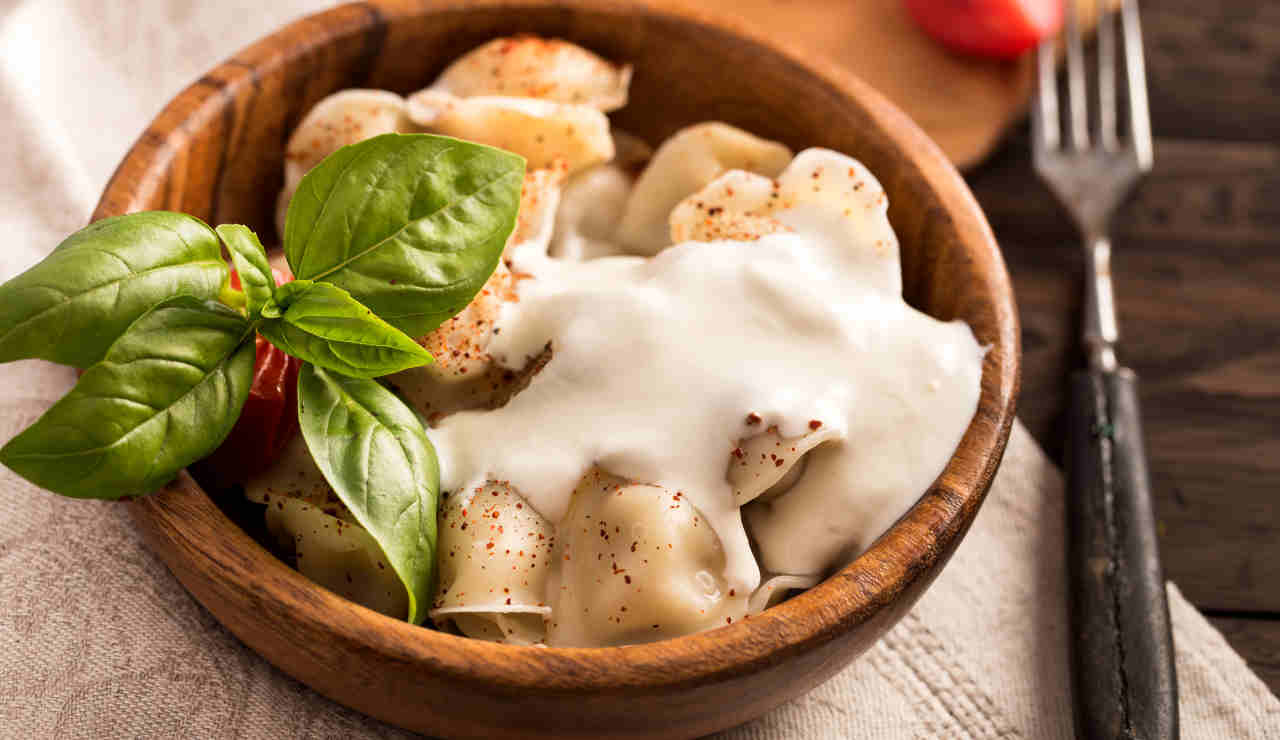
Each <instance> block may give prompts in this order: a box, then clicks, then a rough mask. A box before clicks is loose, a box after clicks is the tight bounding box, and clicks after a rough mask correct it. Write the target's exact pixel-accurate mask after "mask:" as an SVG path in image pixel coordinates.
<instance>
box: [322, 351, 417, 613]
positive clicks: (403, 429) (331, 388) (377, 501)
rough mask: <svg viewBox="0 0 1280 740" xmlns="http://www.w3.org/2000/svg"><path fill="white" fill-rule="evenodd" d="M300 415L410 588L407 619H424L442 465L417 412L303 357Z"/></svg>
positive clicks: (331, 474) (326, 467)
mask: <svg viewBox="0 0 1280 740" xmlns="http://www.w3.org/2000/svg"><path fill="white" fill-rule="evenodd" d="M298 419H299V421H300V426H301V427H302V436H303V438H304V439H305V440H306V442H307V448H308V449H310V450H311V456H312V457H313V458H314V459H315V461H316V465H317V466H318V467H319V468H320V472H322V473H323V474H324V477H325V479H326V480H327V481H329V485H331V486H333V490H334V492H335V493H337V494H338V498H340V499H342V502H343V503H344V504H346V505H347V508H348V509H350V510H351V513H352V514H354V515H355V518H356V521H358V522H359V523H360V525H361V526H362V527H364V528H365V530H366V531H368V532H369V534H370V535H372V536H373V538H374V539H375V540H377V542H378V546H379V547H381V548H382V552H383V553H384V554H385V555H386V556H387V560H388V562H390V563H391V567H392V568H393V569H394V570H395V572H396V574H397V575H398V576H399V577H400V581H401V582H402V583H404V586H405V589H406V590H407V591H408V592H409V621H410V622H413V623H415V624H417V623H420V622H421V621H422V620H423V618H424V617H425V616H426V610H427V605H428V604H430V603H431V589H432V585H433V581H434V579H435V567H436V552H435V551H436V505H437V503H438V498H439V491H440V466H439V463H438V462H437V461H436V453H435V449H434V448H433V447H432V446H431V442H430V441H429V440H428V439H427V434H426V431H425V430H424V429H423V428H422V422H421V421H420V420H419V419H418V415H417V414H415V413H414V412H413V410H412V409H410V408H409V407H408V406H405V405H404V403H403V402H402V401H401V400H400V399H398V398H396V396H395V395H394V394H392V393H391V391H389V390H387V389H386V388H384V387H382V386H381V385H379V384H378V383H377V382H376V381H373V380H362V379H358V378H349V377H345V376H342V375H338V374H336V373H330V372H328V371H326V370H324V369H322V368H318V367H316V366H314V365H310V364H306V365H303V366H302V371H301V372H300V373H299V375H298Z"/></svg>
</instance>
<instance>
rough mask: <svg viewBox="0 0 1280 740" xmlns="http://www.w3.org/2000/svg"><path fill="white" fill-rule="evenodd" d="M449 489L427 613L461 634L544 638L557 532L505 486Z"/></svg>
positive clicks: (525, 639)
mask: <svg viewBox="0 0 1280 740" xmlns="http://www.w3.org/2000/svg"><path fill="white" fill-rule="evenodd" d="M470 493H471V495H465V493H457V492H455V493H453V494H452V495H450V496H449V497H448V498H447V499H446V501H445V502H444V505H443V506H442V507H441V510H440V528H439V531H440V544H439V549H438V555H437V557H436V561H437V562H438V563H439V568H440V575H439V582H438V584H437V586H436V595H435V600H434V601H433V603H432V607H431V612H430V614H431V618H432V619H434V620H437V621H441V620H453V622H454V624H455V625H456V626H457V627H458V629H459V630H461V631H462V632H463V633H464V634H466V635H468V636H471V637H482V638H485V639H493V640H497V641H499V642H512V643H518V644H530V643H533V642H540V641H541V640H542V639H543V633H544V632H545V629H546V628H545V626H544V624H543V617H545V616H547V615H549V614H550V613H551V607H549V606H548V605H547V603H546V593H547V586H546V583H547V574H548V572H550V570H551V565H552V562H553V559H552V550H553V548H554V547H555V532H554V530H553V528H552V527H551V525H550V524H549V523H548V522H547V520H546V519H543V518H542V516H541V515H540V514H538V512H536V511H534V510H533V507H532V506H530V505H529V503H528V502H527V501H525V499H524V497H523V496H521V495H520V494H519V493H518V492H517V491H516V490H515V489H513V488H511V487H510V486H508V485H506V484H503V483H497V482H492V481H491V482H489V483H486V484H485V485H483V486H480V487H478V488H476V489H475V490H474V491H471V492H470Z"/></svg>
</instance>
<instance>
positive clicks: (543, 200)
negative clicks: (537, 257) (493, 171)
mask: <svg viewBox="0 0 1280 740" xmlns="http://www.w3.org/2000/svg"><path fill="white" fill-rule="evenodd" d="M567 175H568V165H567V164H566V163H565V161H564V160H562V159H557V160H554V161H553V162H552V163H551V166H550V167H545V168H542V169H536V170H534V169H531V170H529V171H527V172H525V175H524V184H523V185H521V187H520V213H519V215H518V216H517V217H516V228H515V230H514V231H512V232H511V236H510V237H509V238H508V239H507V244H506V246H505V247H504V248H503V254H505V255H506V256H508V257H510V256H511V253H512V252H513V251H514V250H515V249H516V248H521V247H522V248H526V249H532V250H533V251H534V252H536V253H540V254H546V252H547V246H548V245H549V244H550V243H551V235H552V232H553V230H554V228H555V220H556V212H557V211H558V210H559V207H560V199H561V189H562V187H563V186H564V181H565V178H566V177H567Z"/></svg>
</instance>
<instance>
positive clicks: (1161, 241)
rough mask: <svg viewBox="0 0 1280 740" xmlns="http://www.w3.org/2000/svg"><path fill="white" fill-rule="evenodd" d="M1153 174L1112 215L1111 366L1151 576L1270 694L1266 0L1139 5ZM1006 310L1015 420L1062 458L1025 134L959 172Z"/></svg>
mask: <svg viewBox="0 0 1280 740" xmlns="http://www.w3.org/2000/svg"><path fill="white" fill-rule="evenodd" d="M1142 13H1143V23H1144V29H1143V30H1144V34H1145V37H1146V44H1147V47H1146V48H1147V64H1148V67H1147V69H1148V75H1149V82H1150V94H1151V109H1152V123H1153V127H1154V130H1155V134H1156V136H1157V141H1156V157H1155V170H1154V172H1152V174H1151V176H1150V177H1149V178H1148V179H1147V180H1146V181H1145V182H1144V183H1143V184H1142V185H1141V186H1140V189H1139V191H1138V192H1137V193H1136V195H1135V197H1134V199H1133V200H1132V201H1131V202H1130V203H1129V205H1128V207H1127V208H1126V209H1125V210H1124V211H1123V212H1122V213H1121V214H1120V216H1119V217H1118V218H1117V221H1116V224H1115V229H1114V242H1115V258H1114V261H1115V264H1114V268H1115V275H1116V281H1117V282H1116V289H1117V291H1118V293H1119V303H1120V330H1121V335H1122V341H1121V344H1120V352H1121V359H1122V361H1123V362H1125V363H1126V364H1128V365H1129V366H1131V367H1133V368H1134V370H1136V371H1137V372H1138V374H1139V376H1140V377H1141V381H1142V403H1143V411H1144V420H1145V425H1146V432H1147V450H1148V452H1149V455H1150V463H1151V475H1152V483H1153V488H1154V492H1155V499H1156V501H1155V504H1156V514H1157V523H1158V528H1159V536H1160V545H1161V552H1162V556H1163V560H1164V567H1165V572H1166V574H1167V575H1168V577H1169V578H1171V579H1172V580H1173V581H1175V582H1176V583H1177V584H1178V586H1179V587H1180V588H1181V589H1182V592H1183V593H1184V594H1185V595H1186V597H1187V598H1188V599H1190V600H1191V601H1192V603H1194V604H1195V605H1196V606H1198V607H1199V608H1200V609H1201V610H1202V611H1204V612H1205V613H1206V614H1207V615H1209V616H1210V617H1211V618H1213V621H1214V623H1215V624H1216V625H1217V626H1218V627H1219V628H1220V629H1222V630H1223V632H1224V634H1225V635H1226V637H1227V639H1228V641H1230V642H1231V644H1232V645H1233V646H1234V647H1235V648H1236V649H1237V650H1238V651H1239V652H1240V653H1241V654H1242V655H1243V656H1244V657H1245V659H1246V660H1248V661H1249V663H1250V665H1251V666H1253V668H1254V670H1256V671H1257V672H1258V674H1259V675H1260V676H1261V677H1262V678H1263V680H1264V681H1266V682H1267V683H1268V685H1269V686H1270V687H1271V689H1272V691H1275V692H1277V693H1280V495H1278V494H1280V3H1275V2H1269V1H1268V0H1231V1H1228V2H1222V3H1206V2H1202V1H1201V0H1152V1H1150V2H1146V3H1143V4H1142ZM967 179H968V181H969V184H970V186H971V187H972V188H973V190H974V192H975V193H976V195H977V197H978V200H979V201H980V202H981V203H982V205H983V207H984V209H985V210H986V212H987V215H988V217H989V218H990V220H991V224H992V226H993V228H994V229H995V232H996V236H997V238H998V239H999V240H1000V243H1001V246H1002V248H1003V249H1004V253H1005V257H1006V259H1007V260H1008V262H1009V269H1010V272H1011V274H1012V276H1013V281H1014V286H1015V289H1016V291H1017V294H1018V304H1019V308H1020V310H1021V312H1022V325H1023V328H1022V331H1023V334H1022V337H1023V342H1022V344H1023V351H1024V362H1023V381H1022V384H1023V385H1022V387H1023V390H1022V396H1021V398H1020V400H1019V408H1018V413H1019V416H1020V417H1021V419H1022V420H1023V422H1025V423H1026V424H1027V426H1028V427H1029V428H1030V429H1031V431H1032V433H1033V434H1034V435H1035V437H1036V438H1037V439H1038V440H1039V441H1040V442H1041V443H1042V444H1043V445H1044V446H1045V448H1046V449H1047V450H1048V451H1049V452H1050V454H1052V455H1054V456H1056V457H1058V459H1059V460H1060V459H1061V457H1060V456H1061V453H1062V448H1063V443H1064V439H1065V437H1064V432H1065V430H1064V418H1065V417H1064V413H1063V411H1064V404H1065V402H1066V391H1067V383H1066V376H1067V373H1068V372H1069V370H1070V369H1071V368H1072V367H1073V365H1074V363H1076V362H1077V361H1078V343H1077V339H1076V337H1077V334H1078V330H1077V325H1078V324H1077V322H1078V317H1079V311H1080V279H1081V274H1082V268H1081V263H1080V261H1079V259H1080V257H1079V252H1078V249H1077V244H1078V241H1077V239H1076V237H1075V234H1074V232H1073V230H1072V227H1071V224H1070V222H1069V221H1068V218H1067V216H1066V215H1065V213H1064V212H1063V211H1062V210H1061V209H1060V208H1059V207H1058V205H1057V203H1056V202H1055V201H1054V199H1053V197H1052V196H1051V195H1050V194H1049V192H1048V191H1047V190H1046V189H1045V188H1044V187H1043V186H1042V185H1041V184H1040V183H1039V182H1038V181H1037V179H1036V177H1035V175H1034V174H1033V173H1032V171H1031V159H1030V155H1029V149H1028V133H1027V130H1026V128H1025V126H1024V127H1022V128H1020V129H1017V130H1015V132H1014V134H1013V136H1012V137H1010V139H1009V140H1008V141H1007V142H1006V143H1005V145H1004V146H1003V147H1002V148H1001V149H999V150H998V151H997V152H996V154H995V155H994V156H993V157H992V158H991V159H990V160H989V161H988V162H987V163H986V164H984V165H982V166H981V167H979V168H978V169H976V170H973V171H972V172H970V173H969V175H968V178H967Z"/></svg>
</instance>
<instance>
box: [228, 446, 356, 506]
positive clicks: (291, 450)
mask: <svg viewBox="0 0 1280 740" xmlns="http://www.w3.org/2000/svg"><path fill="white" fill-rule="evenodd" d="M244 495H245V498H247V499H249V500H250V501H253V502H254V503H258V504H267V505H268V506H270V505H271V504H272V502H274V501H276V500H278V499H282V498H291V499H298V500H299V501H304V502H306V503H309V504H311V505H313V506H326V507H328V506H333V505H337V506H342V504H341V502H339V501H338V498H337V496H336V495H334V493H333V489H332V488H331V487H330V486H329V482H328V481H327V480H325V479H324V474H323V473H321V472H320V468H318V467H316V463H315V460H313V459H312V458H311V450H309V449H307V442H306V440H304V439H303V438H302V435H301V434H296V435H294V437H293V439H291V440H290V441H289V443H288V444H287V445H285V447H284V450H283V451H281V453H280V457H279V459H277V460H276V461H275V462H274V463H273V464H272V465H271V467H269V468H267V469H266V470H264V471H262V472H261V473H259V474H257V475H256V476H254V477H252V478H250V479H249V480H247V481H245V484H244Z"/></svg>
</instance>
